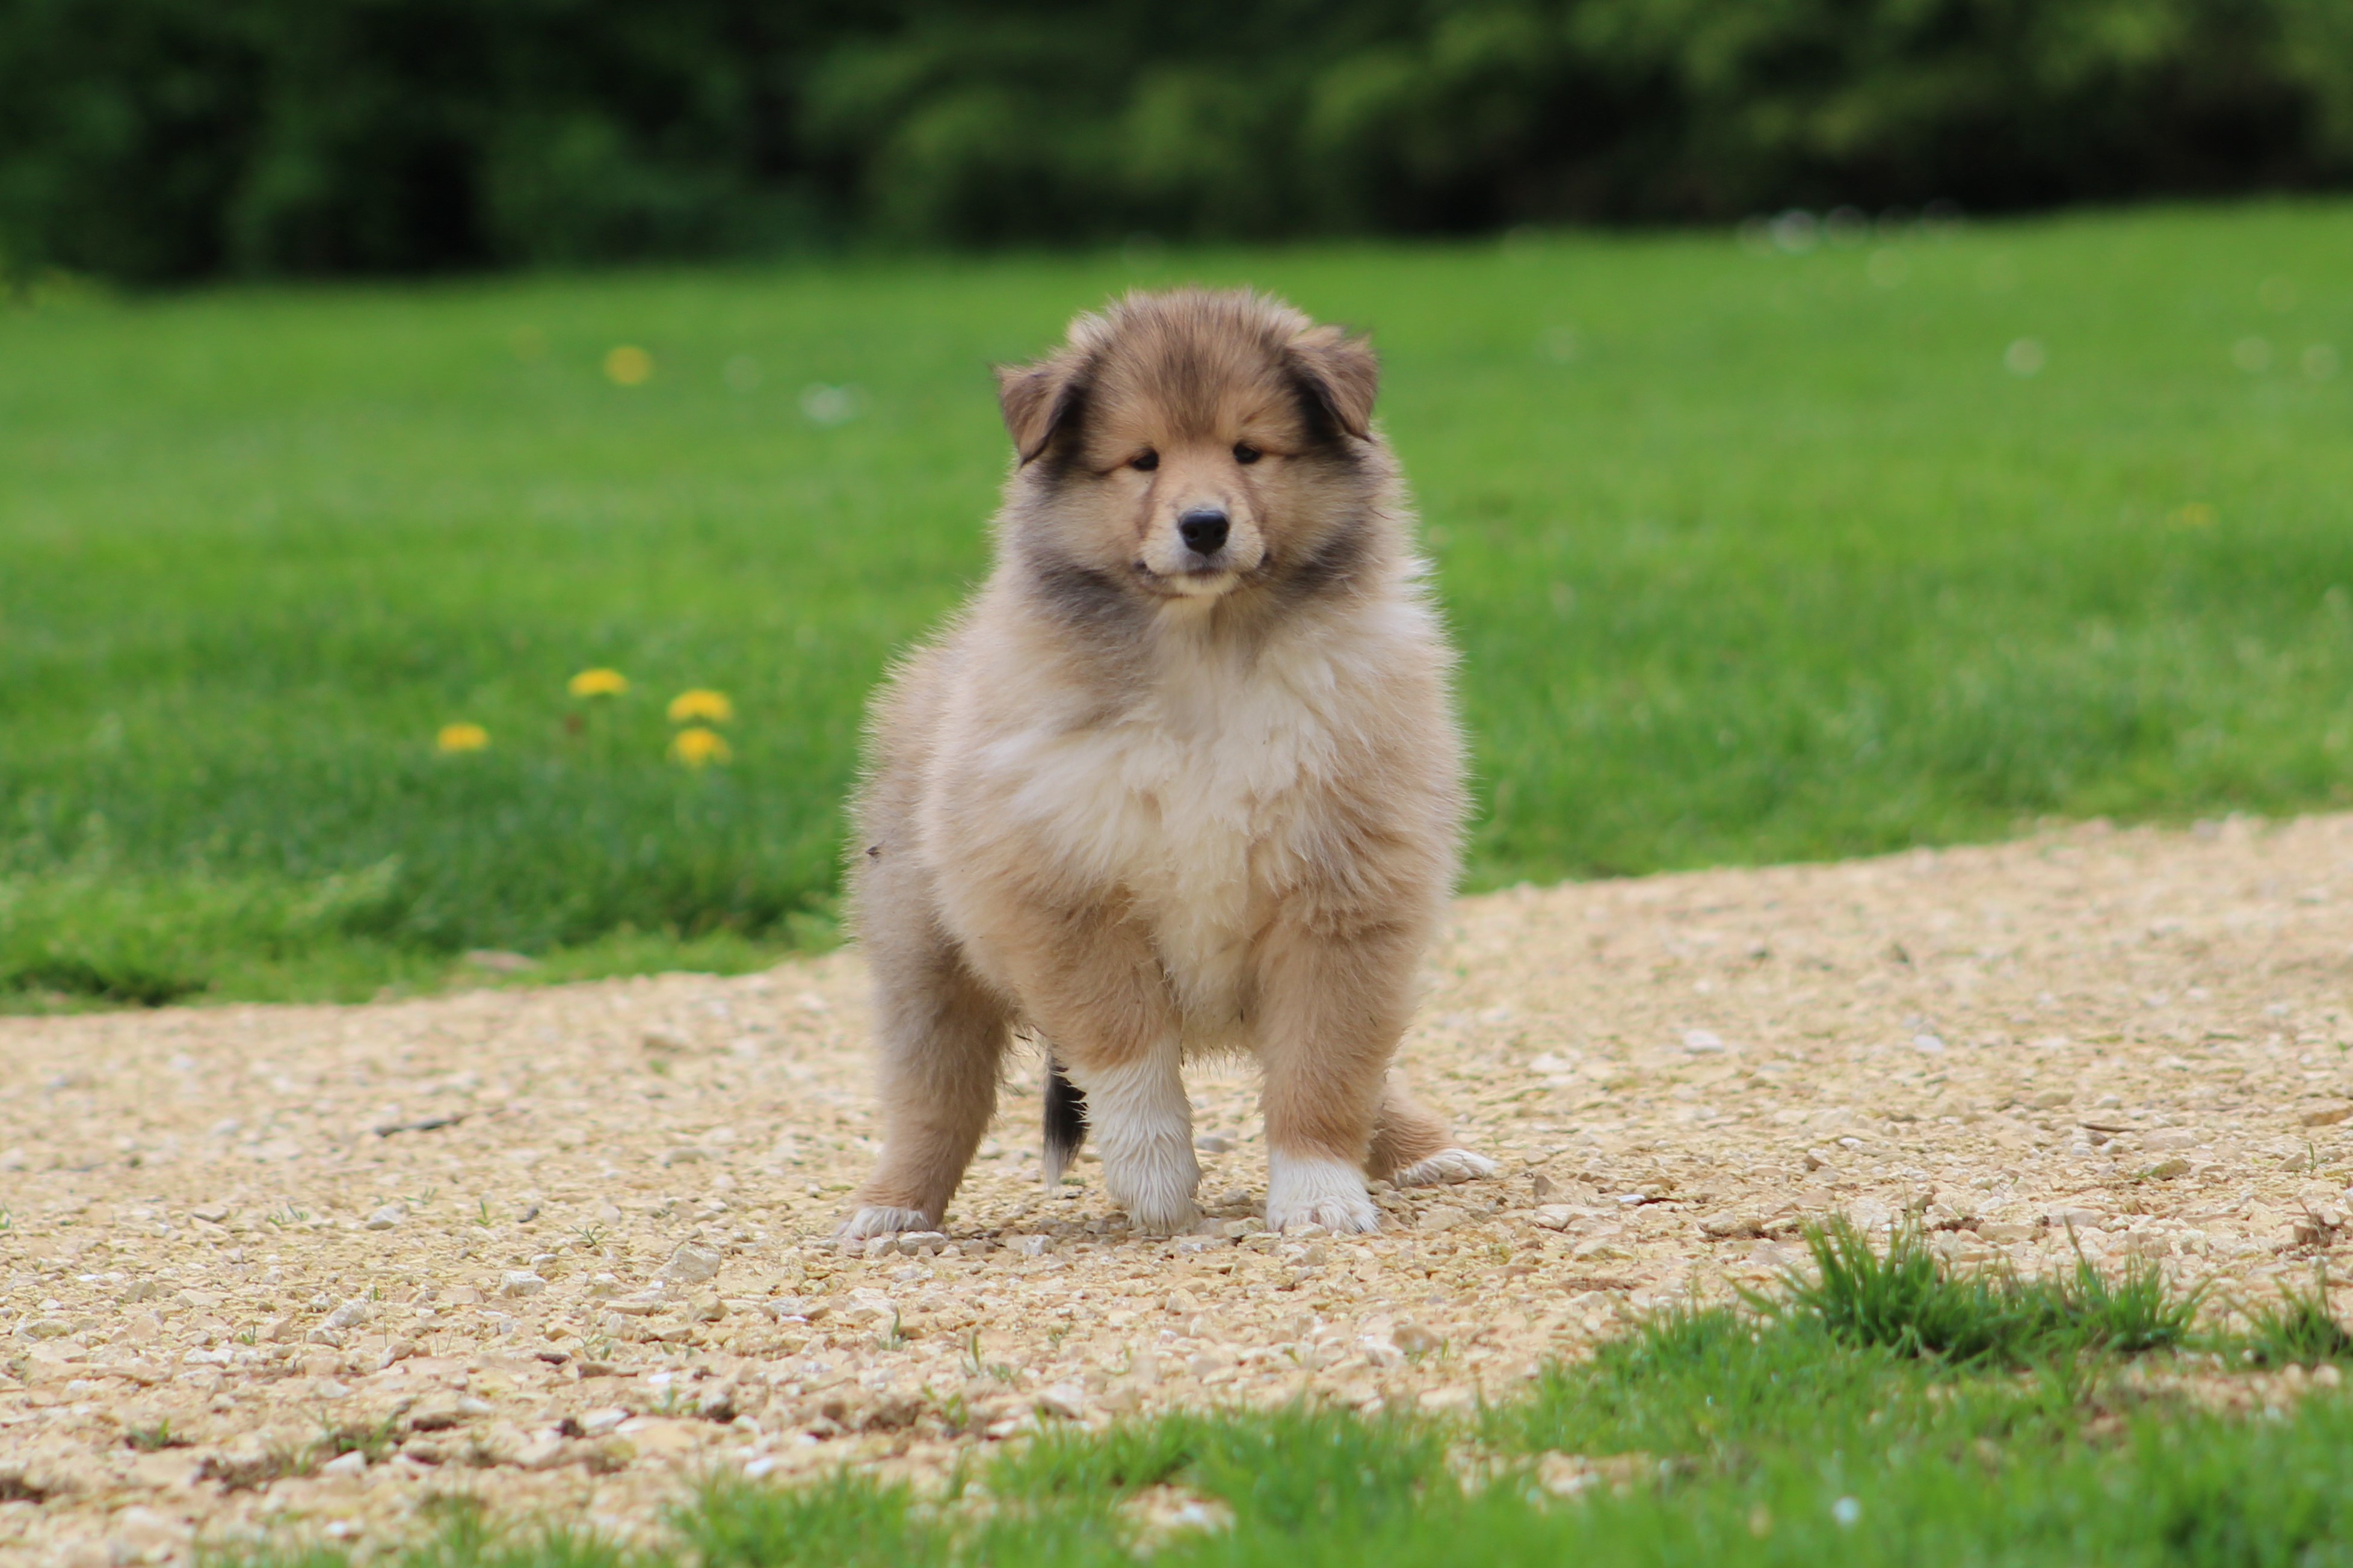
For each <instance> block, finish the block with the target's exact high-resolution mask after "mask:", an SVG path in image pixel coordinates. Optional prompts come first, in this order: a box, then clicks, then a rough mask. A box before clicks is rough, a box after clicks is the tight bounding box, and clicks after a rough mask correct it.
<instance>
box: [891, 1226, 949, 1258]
mask: <svg viewBox="0 0 2353 1568" xmlns="http://www.w3.org/2000/svg"><path fill="white" fill-rule="evenodd" d="M945 1245H948V1238H947V1235H946V1234H945V1233H944V1232H941V1231H901V1232H900V1233H899V1250H900V1251H901V1252H902V1253H905V1254H906V1255H909V1256H910V1257H928V1256H930V1255H932V1254H934V1253H936V1252H938V1251H939V1250H940V1249H941V1248H942V1247H944V1246H945Z"/></svg>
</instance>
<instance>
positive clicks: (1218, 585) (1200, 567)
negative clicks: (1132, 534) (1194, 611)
mask: <svg viewBox="0 0 2353 1568" xmlns="http://www.w3.org/2000/svg"><path fill="white" fill-rule="evenodd" d="M1267 561H1268V557H1267V556H1265V555H1261V556H1260V557H1259V559H1258V560H1257V561H1256V562H1254V563H1252V564H1251V565H1250V566H1247V567H1245V566H1243V565H1242V564H1241V563H1240V562H1239V561H1235V560H1232V559H1230V558H1229V557H1228V556H1225V555H1223V554H1220V555H1219V556H1215V557H1213V558H1211V559H1209V560H1206V561H1197V562H1193V563H1188V564H1187V565H1186V566H1185V567H1181V568H1179V569H1177V570H1174V571H1164V570H1161V569H1160V568H1158V567H1155V566H1153V564H1152V563H1151V562H1149V561H1147V560H1145V558H1144V557H1143V556H1137V557H1135V559H1134V561H1133V562H1131V563H1130V565H1131V566H1133V567H1134V571H1135V575H1136V578H1137V580H1139V581H1140V582H1142V583H1143V585H1144V587H1145V589H1146V590H1147V591H1149V592H1152V593H1155V594H1158V595H1159V596H1160V597H1161V598H1163V599H1217V598H1219V597H1220V596H1222V595H1225V594H1229V593H1231V592H1233V591H1234V590H1235V589H1236V588H1240V587H1242V586H1244V585H1245V584H1247V583H1250V582H1251V581H1253V580H1255V579H1256V578H1258V577H1262V576H1264V575H1265V572H1266V567H1267Z"/></svg>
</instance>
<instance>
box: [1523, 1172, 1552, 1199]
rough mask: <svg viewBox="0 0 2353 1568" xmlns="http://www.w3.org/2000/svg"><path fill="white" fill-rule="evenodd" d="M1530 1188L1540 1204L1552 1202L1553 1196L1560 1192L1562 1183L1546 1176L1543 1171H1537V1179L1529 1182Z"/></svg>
mask: <svg viewBox="0 0 2353 1568" xmlns="http://www.w3.org/2000/svg"><path fill="white" fill-rule="evenodd" d="M1528 1186H1529V1189H1530V1190H1531V1191H1532V1192H1534V1193H1535V1200H1536V1202H1539V1203H1543V1202H1550V1201H1551V1198H1552V1195H1553V1194H1554V1193H1555V1192H1559V1191H1560V1183H1559V1182H1557V1181H1554V1180H1553V1179H1552V1178H1551V1177H1549V1176H1547V1175H1546V1174H1545V1173H1544V1172H1543V1171H1537V1172H1536V1173H1535V1177H1534V1178H1533V1179H1531V1180H1530V1181H1529V1182H1528Z"/></svg>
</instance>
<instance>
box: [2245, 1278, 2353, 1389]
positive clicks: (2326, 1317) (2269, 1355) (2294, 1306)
mask: <svg viewBox="0 0 2353 1568" xmlns="http://www.w3.org/2000/svg"><path fill="white" fill-rule="evenodd" d="M2241 1359H2242V1361H2246V1362H2247V1363H2249V1364H2251V1365H2253V1366H2259V1367H2285V1366H2300V1367H2312V1366H2318V1365H2319V1364H2320V1363H2322V1362H2323V1361H2344V1362H2353V1334H2348V1333H2347V1332H2346V1331H2345V1325H2344V1324H2342V1323H2340V1322H2338V1321H2337V1314H2336V1312H2335V1311H2334V1310H2333V1309H2331V1308H2330V1307H2329V1305H2328V1268H2327V1265H2326V1264H2324V1265H2322V1266H2320V1267H2318V1268H2316V1269H2315V1270H2314V1271H2313V1280H2312V1288H2311V1289H2310V1290H2308V1291H2306V1290H2298V1289H2296V1288H2295V1287H2294V1286H2289V1287H2285V1288H2284V1289H2282V1290H2281V1292H2280V1298H2279V1301H2278V1302H2277V1303H2276V1304H2275V1305H2271V1306H2263V1307H2258V1308H2254V1309H2253V1310H2252V1311H2250V1312H2249V1313H2248V1314H2247V1336H2246V1343H2245V1345H2244V1347H2243V1348H2242V1356H2241Z"/></svg>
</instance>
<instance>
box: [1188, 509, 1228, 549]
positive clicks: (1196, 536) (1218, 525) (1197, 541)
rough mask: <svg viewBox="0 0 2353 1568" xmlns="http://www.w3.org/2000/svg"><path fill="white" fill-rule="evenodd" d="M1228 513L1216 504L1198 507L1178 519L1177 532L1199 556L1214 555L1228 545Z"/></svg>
mask: <svg viewBox="0 0 2353 1568" xmlns="http://www.w3.org/2000/svg"><path fill="white" fill-rule="evenodd" d="M1229 526H1231V525H1230V524H1228V523H1227V521H1226V514H1224V513H1222V512H1220V511H1219V510H1218V509H1217V508H1216V507H1214V506H1202V507H1197V508H1195V509H1194V510H1193V511H1190V512H1187V514H1185V515H1184V516H1182V517H1179V518H1178V519H1176V533H1177V535H1178V537H1180V538H1182V539H1183V540H1184V541H1185V547H1186V548H1187V549H1188V550H1190V551H1192V552H1193V553H1194V554H1195V555H1197V556H1214V555H1216V554H1217V553H1218V552H1219V550H1222V549H1224V548H1225V546H1226V530H1227V529H1228V528H1229Z"/></svg>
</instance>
